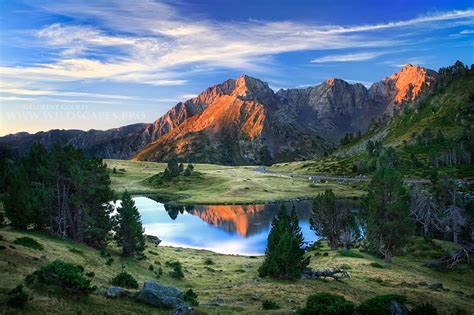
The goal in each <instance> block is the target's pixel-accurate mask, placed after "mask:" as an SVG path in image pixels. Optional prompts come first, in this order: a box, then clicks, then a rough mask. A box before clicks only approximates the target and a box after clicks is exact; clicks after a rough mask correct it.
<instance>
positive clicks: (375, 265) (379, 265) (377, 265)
mask: <svg viewBox="0 0 474 315" xmlns="http://www.w3.org/2000/svg"><path fill="white" fill-rule="evenodd" d="M369 266H371V267H374V268H380V269H383V268H384V266H383V265H381V264H379V263H378V262H373V263H370V264H369Z"/></svg>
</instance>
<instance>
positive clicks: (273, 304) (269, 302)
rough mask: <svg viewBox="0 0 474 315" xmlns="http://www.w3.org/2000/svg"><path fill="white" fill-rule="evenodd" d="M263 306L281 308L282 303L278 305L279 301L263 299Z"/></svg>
mask: <svg viewBox="0 0 474 315" xmlns="http://www.w3.org/2000/svg"><path fill="white" fill-rule="evenodd" d="M262 308H263V309H264V310H277V309H279V308H280V305H278V303H277V302H275V301H273V300H270V299H268V300H263V301H262Z"/></svg>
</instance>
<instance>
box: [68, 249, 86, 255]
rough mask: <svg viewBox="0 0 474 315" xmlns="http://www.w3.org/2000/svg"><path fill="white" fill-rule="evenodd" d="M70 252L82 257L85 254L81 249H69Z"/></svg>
mask: <svg viewBox="0 0 474 315" xmlns="http://www.w3.org/2000/svg"><path fill="white" fill-rule="evenodd" d="M69 251H70V252H71V253H74V254H79V255H82V254H84V252H83V251H82V250H80V249H77V248H74V247H69Z"/></svg>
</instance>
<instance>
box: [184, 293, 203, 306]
mask: <svg viewBox="0 0 474 315" xmlns="http://www.w3.org/2000/svg"><path fill="white" fill-rule="evenodd" d="M197 298H198V295H197V294H196V293H195V292H194V291H193V289H189V290H188V291H186V292H185V293H184V300H185V301H186V302H187V303H188V304H189V305H191V306H198V305H199V301H198V300H197Z"/></svg>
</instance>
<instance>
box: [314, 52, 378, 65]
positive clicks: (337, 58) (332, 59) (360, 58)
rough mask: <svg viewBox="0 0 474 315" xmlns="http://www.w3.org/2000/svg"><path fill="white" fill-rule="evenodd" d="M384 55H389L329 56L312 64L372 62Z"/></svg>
mask: <svg viewBox="0 0 474 315" xmlns="http://www.w3.org/2000/svg"><path fill="white" fill-rule="evenodd" d="M384 54H387V52H361V53H354V54H343V55H329V56H324V57H320V58H316V59H313V60H311V61H310V62H312V63H326V62H351V61H366V60H372V59H374V58H377V57H379V56H382V55H384Z"/></svg>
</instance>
